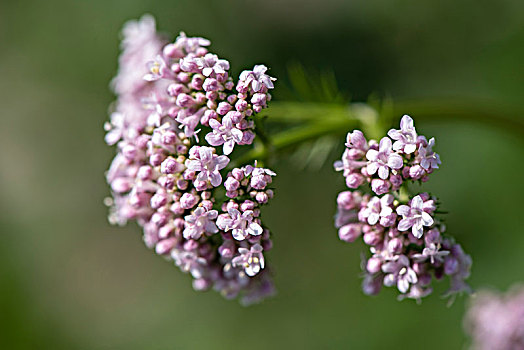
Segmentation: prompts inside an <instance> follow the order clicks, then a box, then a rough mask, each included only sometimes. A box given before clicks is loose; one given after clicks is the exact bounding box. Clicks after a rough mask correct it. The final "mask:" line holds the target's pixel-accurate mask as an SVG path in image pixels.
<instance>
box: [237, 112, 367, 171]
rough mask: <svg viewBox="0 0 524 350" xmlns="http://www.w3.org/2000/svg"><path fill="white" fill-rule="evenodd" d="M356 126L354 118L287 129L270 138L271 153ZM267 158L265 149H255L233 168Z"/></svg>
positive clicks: (330, 120) (345, 131) (342, 133)
mask: <svg viewBox="0 0 524 350" xmlns="http://www.w3.org/2000/svg"><path fill="white" fill-rule="evenodd" d="M358 125H359V120H357V119H356V118H346V119H328V120H325V121H321V122H315V123H308V124H306V125H305V126H302V127H297V128H292V129H288V130H285V131H282V132H280V133H278V134H276V135H275V136H273V137H272V138H271V150H272V152H278V151H282V150H285V149H287V148H289V147H292V146H295V145H298V144H300V143H303V142H305V141H309V140H312V139H316V138H317V137H319V136H322V135H328V134H329V135H337V134H340V135H344V134H346V133H347V130H348V129H350V128H354V127H357V126H358ZM267 156H268V148H267V147H255V148H254V149H253V150H251V151H250V152H248V153H246V154H245V155H244V156H242V157H240V158H239V159H237V160H236V161H235V163H234V164H233V166H237V165H238V164H246V163H250V162H252V161H253V160H255V159H260V158H266V157H267Z"/></svg>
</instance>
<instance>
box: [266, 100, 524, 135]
mask: <svg viewBox="0 0 524 350" xmlns="http://www.w3.org/2000/svg"><path fill="white" fill-rule="evenodd" d="M390 112H391V113H392V114H393V115H398V116H400V115H403V114H410V115H412V116H414V117H415V118H416V119H422V120H432V121H471V122H479V123H483V124H488V125H490V126H495V127H498V128H500V129H503V130H505V131H509V132H512V133H517V134H519V135H522V134H524V122H523V120H524V118H523V116H524V110H520V109H516V108H512V107H509V106H503V105H495V104H489V103H486V102H483V101H473V100H461V101H459V100H454V99H427V100H412V101H410V100H405V101H396V102H395V103H394V104H393V105H392V110H391V111H390ZM265 114H266V115H267V116H268V118H269V120H270V121H274V122H288V123H289V122H304V121H312V120H315V121H320V120H326V119H329V120H330V119H343V118H347V116H348V115H349V108H348V106H347V105H341V104H326V103H309V102H279V101H274V102H272V104H271V107H270V108H269V109H268V110H267V112H266V113H265Z"/></svg>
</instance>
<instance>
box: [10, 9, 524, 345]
mask: <svg viewBox="0 0 524 350" xmlns="http://www.w3.org/2000/svg"><path fill="white" fill-rule="evenodd" d="M145 12H148V13H151V14H153V15H154V16H156V18H157V21H158V27H159V28H160V30H161V31H164V32H168V33H171V35H172V37H174V36H175V35H176V33H178V31H180V30H184V31H186V32H187V33H188V34H189V35H201V36H205V37H207V38H210V39H211V40H212V41H213V50H214V51H216V52H217V53H218V54H219V55H221V56H223V57H225V58H228V59H230V61H231V63H232V66H233V70H234V71H235V72H239V71H241V70H242V69H244V68H247V67H251V66H252V65H253V64H255V63H265V64H267V65H268V66H270V67H272V75H274V76H276V77H278V78H279V83H280V84H285V80H286V79H285V75H286V66H287V65H288V63H290V62H301V63H302V64H304V66H305V67H306V68H309V69H314V70H317V71H318V70H324V69H328V70H333V71H334V72H335V73H336V75H337V79H338V82H339V85H340V86H341V88H342V89H344V90H346V91H349V92H350V93H351V96H352V99H353V100H364V99H366V98H367V97H368V95H369V94H370V93H373V92H378V93H381V94H389V95H390V96H392V97H393V98H398V99H403V98H423V97H431V96H437V97H455V98H459V99H460V98H477V99H480V100H482V101H488V102H489V103H492V104H494V105H498V104H500V105H513V106H518V104H520V103H522V99H523V95H524V68H523V67H524V66H523V64H522V62H524V2H522V1H519V0H501V1H478V0H476V1H473V0H463V1H456V0H441V1H424V2H420V1H414V0H406V1H386V0H379V1H344V0H323V1H312V0H265V1H254V0H252V1H240V0H224V1H195V0H192V1H191V0H187V1H185V0H184V1H182V0H171V1H151V0H150V1H142V0H127V1H124V0H120V1H111V0H104V1H102V0H93V1H87V0H86V1H64V0H47V1H37V0H25V1H10V0H2V1H1V2H0V77H1V78H0V112H1V122H0V147H1V152H0V166H1V167H0V191H1V192H0V193H1V194H0V231H1V235H0V240H1V241H0V348H2V349H170V348H173V349H200V348H206V349H240V348H250V349H269V348H271V349H275V348H276V349H279V348H292V349H335V348H351V349H385V348H393V349H397V348H398V349H400V348H402V349H420V348H425V349H427V350H429V349H442V348H446V349H461V348H463V347H464V344H466V343H467V339H466V337H465V335H464V334H463V329H462V316H463V312H464V308H465V304H466V302H465V298H460V299H459V300H458V301H457V302H456V303H455V304H454V305H453V306H452V307H451V308H447V307H446V302H445V301H444V300H441V299H440V298H439V292H442V291H443V289H444V286H440V287H438V288H437V290H436V293H435V294H434V295H432V296H431V297H429V298H427V299H426V300H424V302H423V303H422V305H416V304H415V303H414V302H411V301H404V302H397V301H396V300H395V296H396V293H395V292H394V291H392V290H383V292H382V293H381V294H380V295H379V296H377V297H366V296H364V295H363V294H362V293H361V291H360V278H359V273H360V271H359V263H360V257H359V254H360V252H361V250H362V248H363V247H362V245H361V244H353V245H349V244H344V243H342V242H341V241H339V240H338V237H337V234H336V230H335V229H334V228H333V226H332V217H333V215H334V212H335V196H336V194H337V192H338V191H340V190H342V189H343V188H344V183H343V179H342V177H341V176H340V174H338V173H335V172H334V171H332V169H331V166H330V164H329V163H331V162H332V161H333V160H334V159H330V160H329V161H328V164H327V165H326V166H325V168H324V169H322V170H321V171H317V172H311V171H309V172H308V171H299V170H297V169H296V168H295V167H293V166H290V165H289V162H287V161H286V158H284V159H282V160H280V161H279V162H278V163H276V164H275V165H274V168H275V169H276V170H277V171H278V173H279V175H278V177H277V180H276V183H275V185H276V187H277V188H278V192H277V194H278V195H277V196H276V197H275V199H274V200H273V203H272V205H270V206H269V207H267V208H266V210H265V219H266V223H267V224H268V225H269V227H271V228H272V231H273V234H274V236H273V237H274V243H275V245H274V246H275V248H274V250H273V251H272V252H271V253H270V256H269V259H270V260H271V264H272V266H273V267H274V270H275V280H276V284H277V287H278V289H279V294H278V295H277V296H276V297H275V298H273V299H271V300H268V301H266V302H264V303H262V304H260V305H256V306H253V307H249V308H244V307H241V306H239V305H238V304H237V303H236V302H231V301H226V300H224V299H222V298H221V297H220V296H219V295H217V294H216V293H214V292H208V293H196V292H194V291H193V290H192V289H191V286H190V280H189V277H188V276H187V275H183V274H182V273H180V272H179V271H178V270H177V269H176V268H175V267H173V266H172V265H171V264H170V263H167V262H165V261H163V260H162V259H160V258H158V257H156V256H155V255H154V254H153V253H152V252H151V251H148V250H147V249H145V248H144V245H143V243H142V241H141V237H140V232H139V230H138V228H137V227H136V226H135V225H134V224H132V225H128V226H127V227H125V228H118V227H111V226H109V225H108V223H107V220H106V215H107V210H106V208H105V207H104V206H103V204H102V200H103V198H104V197H105V196H107V195H108V193H109V191H108V187H107V185H106V184H105V180H104V175H103V174H104V171H105V169H106V168H107V166H108V164H109V163H110V160H111V158H112V156H113V154H114V149H112V148H109V147H107V146H106V145H105V144H104V142H103V136H104V132H103V129H102V125H103V123H104V121H105V120H106V119H107V108H108V105H109V103H110V102H111V101H112V100H113V98H114V97H113V96H112V94H111V92H110V91H109V88H108V83H109V81H110V79H111V77H112V76H113V75H114V74H115V72H116V69H117V66H116V63H117V56H118V53H119V50H118V45H119V42H118V37H119V31H120V28H121V26H122V24H123V23H124V22H125V21H126V20H128V19H131V18H137V17H139V16H141V15H142V14H143V13H145ZM274 95H275V98H276V99H278V90H277V91H276V92H275V94H274ZM405 112H406V113H409V112H410V111H405ZM399 117H400V116H399ZM414 117H415V119H416V115H414ZM511 117H513V118H522V115H520V114H518V113H517V114H515V115H512V116H511ZM417 127H418V129H419V130H420V131H421V133H424V134H425V135H428V136H435V137H436V138H437V151H438V152H439V153H440V155H441V158H442V160H443V165H442V167H441V169H440V170H439V171H438V172H437V173H435V174H434V175H433V176H432V177H431V181H430V182H429V183H427V184H426V185H425V188H427V189H429V190H431V191H432V192H433V193H435V194H438V196H440V199H441V201H442V203H443V206H444V209H446V210H448V211H449V212H450V214H449V215H448V217H447V220H448V229H449V232H450V233H453V234H455V235H456V237H457V239H458V240H459V241H460V242H461V243H462V244H463V246H464V248H465V249H466V251H467V252H469V253H470V254H471V255H472V256H473V261H474V264H473V274H472V277H471V279H470V282H471V284H472V285H473V287H474V288H481V287H493V288H498V289H507V288H508V287H509V286H510V285H512V284H513V283H514V282H515V281H519V280H520V281H522V280H524V274H523V272H522V270H523V268H524V262H523V258H522V256H523V255H522V251H523V250H522V249H523V248H524V229H523V224H524V222H523V215H522V209H523V204H522V198H523V195H524V186H523V185H522V173H523V171H524V162H523V161H524V142H523V136H524V135H522V134H519V133H518V132H513V133H508V132H505V131H502V130H500V129H496V128H492V127H490V126H487V125H483V124H478V123H473V124H469V123H466V122H460V121H457V122H450V121H449V120H448V121H445V122H442V121H439V120H424V121H423V122H419V123H417ZM341 141H342V140H341ZM441 284H445V283H441Z"/></svg>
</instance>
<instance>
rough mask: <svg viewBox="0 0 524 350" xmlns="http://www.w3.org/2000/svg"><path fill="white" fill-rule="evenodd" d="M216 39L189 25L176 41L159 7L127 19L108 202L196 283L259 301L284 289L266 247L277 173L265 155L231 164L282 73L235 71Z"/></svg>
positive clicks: (110, 136) (113, 214) (110, 132)
mask: <svg viewBox="0 0 524 350" xmlns="http://www.w3.org/2000/svg"><path fill="white" fill-rule="evenodd" d="M209 45H210V42H209V40H207V39H204V38H199V37H195V38H192V37H188V36H186V35H185V34H184V33H183V32H182V33H180V35H179V36H178V38H177V39H176V40H175V42H173V43H170V44H166V42H165V40H164V38H163V37H162V36H160V35H158V34H157V33H156V30H155V22H154V19H153V18H152V17H151V16H144V17H143V18H142V19H141V20H140V21H131V22H129V23H128V24H126V25H125V28H124V40H123V44H122V48H123V52H122V55H121V56H120V59H119V63H120V66H119V71H118V75H117V77H115V79H114V80H113V83H112V87H113V89H114V91H115V93H116V94H117V101H116V103H115V109H114V111H112V115H111V121H110V122H108V123H106V124H105V125H104V129H105V130H106V132H107V134H106V142H107V143H108V144H109V145H116V147H117V155H116V156H115V159H114V160H113V162H112V164H111V166H110V168H109V170H108V172H107V174H106V178H107V182H108V183H109V185H110V188H111V194H112V198H108V199H106V200H105V203H106V204H107V205H108V206H110V214H109V221H110V222H111V223H112V224H119V225H123V224H125V223H127V222H128V221H130V220H136V222H137V223H138V225H139V226H141V227H142V229H143V240H144V243H145V244H146V246H147V247H149V248H151V249H153V250H154V252H155V253H156V254H158V255H161V256H163V257H165V258H168V259H172V260H173V261H174V262H175V265H177V266H178V267H179V268H180V270H182V271H183V272H187V273H190V274H191V275H192V277H193V288H194V289H195V290H199V291H200V290H207V289H211V288H212V289H214V290H217V291H219V292H220V293H221V294H222V295H224V296H225V297H226V298H235V297H237V296H238V297H239V298H240V301H241V303H243V304H249V303H253V302H256V301H258V300H261V299H262V298H265V297H268V296H270V295H272V294H274V287H273V284H272V281H271V278H270V272H269V271H268V269H264V257H263V256H262V251H264V252H267V251H269V250H270V249H271V247H272V241H271V239H270V232H269V230H268V229H267V228H265V227H264V226H263V224H262V220H261V218H260V214H261V207H262V206H263V205H264V204H266V203H268V201H269V199H271V198H272V197H273V190H272V189H269V188H267V186H268V184H269V183H271V181H272V180H271V178H272V176H274V175H275V173H274V172H272V171H271V170H269V169H265V168H260V167H258V166H257V165H256V161H255V166H252V165H249V166H244V167H241V168H235V169H232V170H231V171H229V172H228V171H226V167H227V166H228V165H229V163H230V159H229V157H228V155H229V154H231V152H232V151H233V148H234V147H235V146H236V147H240V146H245V145H250V144H252V142H253V139H254V137H255V132H254V131H255V118H257V113H258V112H260V111H261V110H262V109H264V108H266V107H267V104H268V102H269V101H270V100H271V95H270V94H269V90H270V89H271V88H273V81H274V80H275V79H274V78H272V77H269V76H268V75H267V74H266V71H267V68H266V67H265V66H263V65H257V66H255V68H254V69H253V70H248V71H246V72H245V73H243V74H242V77H240V78H239V79H236V80H235V79H234V78H233V77H232V76H231V75H230V71H229V69H230V65H229V62H228V61H227V60H225V59H222V58H220V57H218V56H217V55H215V54H214V53H211V52H209V50H208V48H207V46H209ZM235 86H237V87H238V90H237V89H235ZM208 127H210V128H211V132H209V133H208V135H206V137H204V138H202V139H199V137H198V136H199V132H200V131H201V130H209V129H208ZM221 145H223V147H222V150H220V149H217V148H216V146H221ZM224 176H227V178H226V181H225V182H224V184H222V179H223V177H224ZM223 219H227V220H229V221H228V225H227V227H226V226H223V225H221V224H219V223H221V220H223ZM227 220H226V221H227ZM219 226H220V228H219ZM226 231H227V232H226ZM233 259H235V260H234V262H233Z"/></svg>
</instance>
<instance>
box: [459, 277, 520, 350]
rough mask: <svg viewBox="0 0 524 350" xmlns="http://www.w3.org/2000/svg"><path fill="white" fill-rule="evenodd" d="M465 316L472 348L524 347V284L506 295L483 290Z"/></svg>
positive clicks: (506, 349) (514, 349) (513, 349)
mask: <svg viewBox="0 0 524 350" xmlns="http://www.w3.org/2000/svg"><path fill="white" fill-rule="evenodd" d="M471 300H472V302H471V304H470V307H469V309H468V312H467V314H466V318H465V324H464V325H465V327H466V330H467V332H468V333H469V334H470V336H471V337H472V340H473V342H472V347H471V348H472V349H476V350H494V349H496V350H518V349H524V287H523V286H522V285H521V286H515V287H513V288H512V289H511V290H510V291H509V292H508V293H506V294H505V295H500V294H498V293H494V292H489V291H481V292H479V293H478V295H476V296H474V297H473V298H472V299H471Z"/></svg>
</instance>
